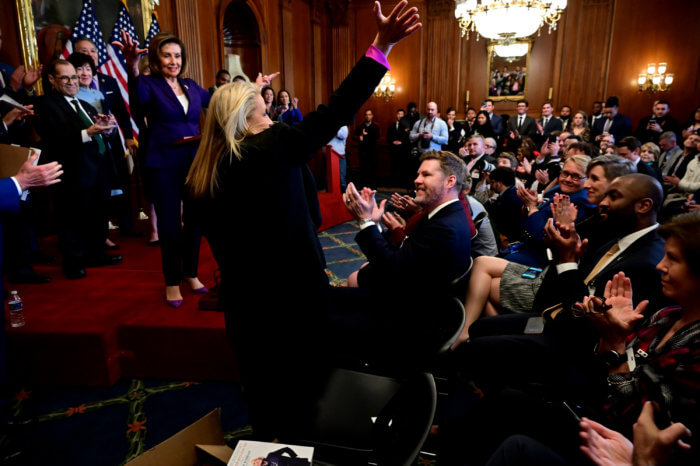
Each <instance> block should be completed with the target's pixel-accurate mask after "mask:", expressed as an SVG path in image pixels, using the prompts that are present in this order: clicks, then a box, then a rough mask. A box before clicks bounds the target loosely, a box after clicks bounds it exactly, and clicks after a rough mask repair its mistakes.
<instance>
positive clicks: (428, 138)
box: [409, 102, 449, 154]
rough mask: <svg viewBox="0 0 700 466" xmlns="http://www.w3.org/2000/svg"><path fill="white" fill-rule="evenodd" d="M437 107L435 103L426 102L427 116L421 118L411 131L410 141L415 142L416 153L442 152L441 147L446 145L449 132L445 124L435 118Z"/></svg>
mask: <svg viewBox="0 0 700 466" xmlns="http://www.w3.org/2000/svg"><path fill="white" fill-rule="evenodd" d="M437 114H438V106H437V104H436V103H435V102H428V107H427V115H426V116H425V118H421V119H420V120H418V121H417V122H416V123H415V124H414V125H413V129H411V134H410V136H409V137H410V140H411V142H417V149H418V153H419V154H422V153H424V152H427V151H429V150H438V151H439V150H442V145H443V144H447V140H448V138H449V132H448V130H447V124H446V123H445V122H444V121H443V120H442V119H440V118H438V116H437Z"/></svg>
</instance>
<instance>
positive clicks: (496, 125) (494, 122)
mask: <svg viewBox="0 0 700 466" xmlns="http://www.w3.org/2000/svg"><path fill="white" fill-rule="evenodd" d="M484 110H486V112H487V113H488V114H489V119H490V120H491V126H493V132H494V134H495V135H496V137H497V138H498V139H501V138H502V137H503V132H504V131H505V128H504V127H503V119H502V118H501V117H500V116H498V115H496V114H495V113H494V112H493V110H494V106H493V100H491V99H486V100H485V101H484Z"/></svg>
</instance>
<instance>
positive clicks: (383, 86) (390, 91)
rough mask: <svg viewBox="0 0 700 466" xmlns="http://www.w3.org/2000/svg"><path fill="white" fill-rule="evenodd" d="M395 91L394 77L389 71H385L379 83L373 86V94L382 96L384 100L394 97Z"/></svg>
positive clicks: (387, 100) (378, 96)
mask: <svg viewBox="0 0 700 466" xmlns="http://www.w3.org/2000/svg"><path fill="white" fill-rule="evenodd" d="M395 91H396V82H395V81H394V78H392V77H391V72H389V71H387V72H386V74H385V75H384V77H383V78H382V80H381V81H380V82H379V85H378V86H377V87H375V88H374V96H375V97H377V98H382V97H383V98H384V102H389V99H391V98H392V97H394V92H395Z"/></svg>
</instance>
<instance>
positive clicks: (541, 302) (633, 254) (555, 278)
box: [533, 230, 664, 312]
mask: <svg viewBox="0 0 700 466" xmlns="http://www.w3.org/2000/svg"><path fill="white" fill-rule="evenodd" d="M616 241H617V239H615V240H612V241H609V242H608V243H605V244H604V245H603V246H601V247H600V248H598V250H596V251H593V252H592V253H590V254H585V255H584V256H583V257H582V258H581V262H580V264H579V267H578V269H577V270H569V271H567V272H564V273H562V274H561V275H559V274H557V272H556V268H555V266H554V265H552V267H550V270H549V272H548V273H547V276H546V277H545V279H544V281H543V282H542V286H541V287H540V289H539V290H538V292H537V296H536V297H535V302H534V305H533V309H534V310H535V311H536V312H541V311H543V310H544V309H546V308H548V307H549V306H552V305H554V304H557V303H565V305H566V306H571V305H573V304H574V303H575V302H580V301H581V300H582V299H583V297H584V296H588V295H589V291H588V287H587V286H586V285H585V284H584V283H583V280H584V279H585V278H586V277H587V276H588V274H589V273H590V272H591V270H593V268H594V267H595V266H596V264H597V263H598V261H599V260H600V259H601V257H603V255H605V253H606V252H607V251H608V250H609V249H610V248H611V247H612V245H613V244H614V243H615V242H616ZM663 256H664V240H663V239H662V238H661V237H660V236H659V235H658V233H657V232H656V230H654V231H651V232H649V233H647V234H646V235H644V236H642V237H641V238H639V239H638V240H637V241H635V242H634V243H632V244H631V245H630V247H628V248H627V249H625V250H624V251H623V252H622V253H621V254H620V255H618V256H617V257H616V258H615V259H614V260H613V261H612V262H611V263H609V264H608V265H607V266H606V267H605V268H604V269H603V270H601V271H600V272H598V274H597V275H596V276H595V277H594V278H593V279H592V280H591V285H592V286H594V287H595V295H596V296H601V297H602V296H603V292H604V291H605V284H606V283H607V282H608V280H611V279H612V277H613V275H615V274H617V273H618V272H625V275H626V276H627V277H629V278H630V280H631V281H632V289H633V291H634V295H633V298H634V303H635V305H636V304H637V303H639V302H640V301H643V300H645V299H649V300H651V301H656V302H660V301H662V300H663V294H662V293H661V276H660V274H659V272H658V271H657V270H656V264H658V263H659V262H660V261H661V259H662V258H663ZM566 306H565V307H566Z"/></svg>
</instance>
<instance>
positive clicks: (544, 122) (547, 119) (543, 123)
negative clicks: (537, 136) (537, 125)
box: [542, 117, 549, 129]
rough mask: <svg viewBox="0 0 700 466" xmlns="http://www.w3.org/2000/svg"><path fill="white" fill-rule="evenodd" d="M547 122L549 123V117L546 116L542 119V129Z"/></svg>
mask: <svg viewBox="0 0 700 466" xmlns="http://www.w3.org/2000/svg"><path fill="white" fill-rule="evenodd" d="M547 123H549V117H546V118H545V119H544V120H543V121H542V129H545V128H546V127H547Z"/></svg>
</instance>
